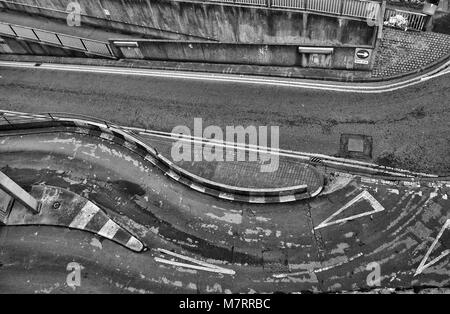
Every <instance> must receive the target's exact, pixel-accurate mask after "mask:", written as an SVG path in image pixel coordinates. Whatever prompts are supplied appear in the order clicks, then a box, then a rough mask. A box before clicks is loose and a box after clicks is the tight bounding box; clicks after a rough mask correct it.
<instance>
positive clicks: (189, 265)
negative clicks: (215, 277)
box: [155, 257, 236, 275]
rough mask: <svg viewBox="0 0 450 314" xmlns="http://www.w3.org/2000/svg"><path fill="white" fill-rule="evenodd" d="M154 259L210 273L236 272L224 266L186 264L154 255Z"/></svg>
mask: <svg viewBox="0 0 450 314" xmlns="http://www.w3.org/2000/svg"><path fill="white" fill-rule="evenodd" d="M155 261H157V262H159V263H163V264H169V265H172V266H178V267H184V268H190V269H196V270H203V271H208V272H212V273H219V274H226V275H234V274H236V272H235V271H234V270H231V269H225V268H221V269H216V268H209V267H203V266H197V265H191V264H186V263H180V262H174V261H170V260H167V259H163V258H160V257H155Z"/></svg>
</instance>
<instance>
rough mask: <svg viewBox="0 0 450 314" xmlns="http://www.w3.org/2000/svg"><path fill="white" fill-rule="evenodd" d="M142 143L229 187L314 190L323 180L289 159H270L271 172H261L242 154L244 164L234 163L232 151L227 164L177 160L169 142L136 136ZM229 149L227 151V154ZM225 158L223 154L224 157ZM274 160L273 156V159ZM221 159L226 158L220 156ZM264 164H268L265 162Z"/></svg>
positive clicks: (188, 169) (300, 163)
mask: <svg viewBox="0 0 450 314" xmlns="http://www.w3.org/2000/svg"><path fill="white" fill-rule="evenodd" d="M139 136H140V137H141V139H143V140H145V141H146V143H148V144H149V145H151V146H152V147H154V148H156V149H157V151H158V153H160V154H161V155H163V156H164V157H166V158H168V159H170V160H171V161H172V162H174V163H175V164H176V165H177V166H179V167H181V168H183V169H185V170H186V171H189V172H190V173H193V174H195V175H197V176H199V177H202V178H205V179H208V180H211V181H214V182H217V183H221V184H226V185H230V186H236V187H242V188H254V189H270V188H286V187H292V186H299V185H307V186H308V190H310V191H316V190H318V189H319V188H320V187H321V186H322V185H323V178H322V176H321V175H320V174H319V173H318V172H317V169H315V168H314V167H312V166H311V165H308V164H306V163H303V162H301V161H299V160H297V159H293V158H290V157H282V156H276V157H278V158H279V160H278V161H276V160H272V165H273V169H271V170H273V171H270V172H262V171H261V165H262V162H261V160H260V159H259V158H258V161H250V158H249V156H248V154H245V160H244V161H238V160H237V156H236V151H235V150H234V149H231V152H232V153H233V154H234V157H233V160H231V161H226V160H224V161H220V162H218V161H205V160H202V161H178V162H175V161H174V160H173V159H172V156H171V149H172V146H173V145H172V144H173V142H172V141H170V140H167V139H165V140H161V139H158V138H155V137H152V136H148V135H143V134H140V135H139ZM229 151H230V149H227V152H229ZM224 156H226V153H225V154H224ZM273 158H275V156H274V157H273ZM224 159H226V158H225V157H224ZM266 164H268V162H267V163H266Z"/></svg>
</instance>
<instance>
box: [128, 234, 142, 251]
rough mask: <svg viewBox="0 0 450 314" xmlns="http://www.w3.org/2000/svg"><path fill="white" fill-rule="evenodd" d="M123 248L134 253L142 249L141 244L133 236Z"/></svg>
mask: <svg viewBox="0 0 450 314" xmlns="http://www.w3.org/2000/svg"><path fill="white" fill-rule="evenodd" d="M125 246H126V247H128V248H130V249H132V250H135V251H142V249H143V248H144V245H143V244H142V242H141V241H139V240H138V239H136V238H135V237H133V236H131V237H130V239H129V240H128V242H127V244H126V245H125Z"/></svg>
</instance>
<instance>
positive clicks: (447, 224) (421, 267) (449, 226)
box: [414, 219, 450, 277]
mask: <svg viewBox="0 0 450 314" xmlns="http://www.w3.org/2000/svg"><path fill="white" fill-rule="evenodd" d="M447 229H449V230H450V219H447V221H446V222H445V224H444V226H443V227H442V229H441V231H439V234H438V235H437V237H436V239H434V241H433V244H431V246H430V248H429V249H428V251H427V253H426V254H425V256H424V257H423V259H422V261H421V262H420V265H419V267H417V270H416V273H415V274H414V277H415V276H417V275H419V274H421V273H422V272H423V271H424V270H425V269H427V268H428V267H430V266H432V265H434V264H436V263H437V262H439V261H440V260H441V259H443V258H444V257H445V256H447V255H448V254H450V249H448V250H445V251H443V252H442V253H441V254H440V255H439V256H438V257H436V258H435V259H433V260H432V261H430V262H428V263H426V262H427V260H428V258H429V257H430V254H431V252H432V251H433V250H434V248H435V246H436V245H437V243H438V241H439V239H440V238H441V237H442V235H443V234H444V232H445V230H447Z"/></svg>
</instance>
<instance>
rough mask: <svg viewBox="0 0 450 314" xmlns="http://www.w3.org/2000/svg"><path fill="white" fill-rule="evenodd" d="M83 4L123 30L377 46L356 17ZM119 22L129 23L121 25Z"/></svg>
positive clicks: (53, 2)
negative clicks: (145, 28) (144, 28)
mask: <svg viewBox="0 0 450 314" xmlns="http://www.w3.org/2000/svg"><path fill="white" fill-rule="evenodd" d="M14 1H15V2H18V3H23V4H27V5H33V6H37V7H43V8H49V9H54V10H59V11H65V10H66V7H67V4H68V3H69V2H70V0H14ZM0 6H3V7H8V8H12V9H16V10H18V9H19V10H22V11H27V12H34V13H35V12H36V9H33V8H30V7H28V8H27V7H24V6H17V5H14V4H8V3H4V2H3V3H1V2H0ZM81 6H82V13H83V14H85V15H87V16H90V17H97V18H101V19H106V20H108V19H110V20H112V21H114V22H115V24H114V23H113V24H114V25H110V26H114V27H119V26H120V28H121V30H122V31H138V32H139V34H141V32H142V31H145V30H143V29H142V28H139V27H138V26H141V27H142V26H144V27H148V28H152V29H153V31H152V32H153V33H152V36H162V37H164V38H166V39H187V37H189V36H190V37H197V38H203V39H215V40H218V41H222V42H242V43H244V42H245V43H267V44H270V43H272V44H286V43H295V44H321V45H346V44H347V45H372V46H373V45H374V42H375V40H376V32H377V29H376V27H372V26H369V25H368V24H367V23H366V21H362V20H358V19H351V18H345V17H338V16H326V15H317V14H309V13H302V12H293V11H286V10H275V9H267V8H256V7H245V6H234V5H223V4H214V3H198V2H181V1H166V0H90V1H82V2H81ZM105 10H108V11H109V13H110V15H109V16H107V15H106V14H105V12H106V11H105ZM40 14H42V15H46V16H49V17H52V18H55V16H56V15H55V13H54V12H52V11H48V10H40ZM117 22H120V23H125V24H123V25H119V24H117ZM89 23H90V24H92V23H93V24H98V26H102V25H103V26H104V24H105V22H104V21H100V20H98V19H92V18H91V20H90V21H89ZM111 23H112V22H110V24H111ZM132 24H133V25H132ZM155 30H160V31H155ZM150 31H151V30H148V32H150ZM169 32H172V33H173V34H169ZM177 36H178V37H177Z"/></svg>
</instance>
